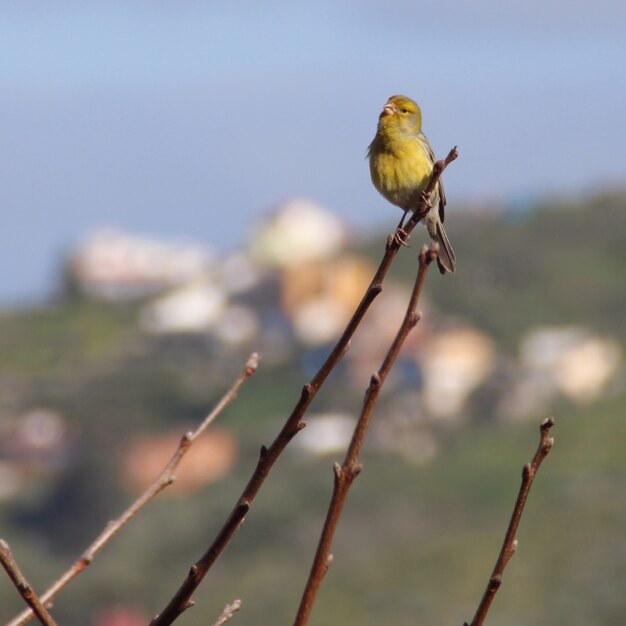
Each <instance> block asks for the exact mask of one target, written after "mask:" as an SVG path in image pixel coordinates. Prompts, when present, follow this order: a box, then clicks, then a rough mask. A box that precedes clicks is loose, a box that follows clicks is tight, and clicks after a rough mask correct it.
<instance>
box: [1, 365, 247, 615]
mask: <svg viewBox="0 0 626 626" xmlns="http://www.w3.org/2000/svg"><path fill="white" fill-rule="evenodd" d="M258 364H259V355H258V354H256V353H253V354H251V355H250V356H249V357H248V360H247V361H246V365H245V368H244V370H243V371H242V372H241V374H240V375H239V376H238V377H237V379H236V380H235V382H234V383H233V384H232V385H231V387H230V389H229V390H228V391H227V392H226V393H225V394H224V395H223V396H222V398H221V400H220V401H219V402H218V403H217V405H216V406H215V407H214V409H213V410H212V411H211V412H210V413H209V414H208V415H207V416H206V417H205V418H204V420H203V421H202V423H201V424H200V425H199V426H198V427H197V428H196V430H194V431H193V432H188V433H185V434H184V435H183V436H182V437H181V440H180V443H179V444H178V447H177V448H176V451H175V452H174V454H173V455H172V457H171V459H170V460H169V462H168V463H167V465H166V466H165V467H164V468H163V471H162V472H161V473H160V474H159V476H158V477H157V478H156V480H155V481H154V482H153V483H152V484H151V485H150V486H149V487H148V488H147V489H146V490H145V491H144V492H143V493H142V494H141V495H140V496H139V497H138V498H137V500H135V501H134V502H133V503H132V504H131V505H130V506H129V507H128V508H127V509H126V510H125V511H124V512H123V513H122V515H120V517H118V518H117V519H116V520H114V521H112V522H109V523H108V524H107V526H106V527H105V528H104V530H103V531H102V532H101V533H100V534H99V535H98V537H96V539H95V540H94V541H93V542H92V543H91V544H90V545H89V546H88V547H87V549H86V550H85V551H84V552H83V554H82V555H81V557H80V558H79V559H78V560H77V561H76V562H75V563H74V564H73V565H72V566H71V567H70V568H69V569H68V570H67V571H65V572H64V573H63V574H62V575H61V576H60V577H59V578H58V579H57V580H56V581H55V582H54V583H53V584H52V585H51V586H50V587H49V588H48V589H47V590H46V591H45V592H44V593H43V594H42V596H41V600H42V602H45V603H47V602H49V601H50V600H52V598H54V597H55V596H56V595H57V593H58V592H59V591H60V590H61V589H63V587H65V585H67V584H68V583H69V582H70V581H71V580H73V579H74V578H75V577H76V576H78V574H80V573H81V572H82V571H84V570H85V569H86V568H87V566H88V565H89V564H90V563H91V562H92V561H93V559H94V558H95V557H96V555H97V554H98V553H99V552H100V550H102V548H104V546H105V545H106V544H107V543H109V541H111V539H112V538H113V537H114V536H115V535H116V534H117V533H118V532H119V531H120V530H121V529H122V528H123V527H124V526H125V525H126V524H127V523H128V522H129V521H130V520H131V519H132V518H133V517H135V515H137V513H139V511H141V509H143V508H144V507H145V506H146V504H148V502H150V500H152V499H153V498H154V497H155V496H156V495H157V494H158V493H160V492H161V491H162V490H163V489H165V488H166V487H168V486H169V485H171V484H172V483H173V482H174V480H175V476H174V471H175V470H176V468H177V467H178V464H179V463H180V462H181V460H182V458H183V457H184V456H185V454H186V453H187V451H188V450H189V448H190V447H191V445H192V444H193V442H194V441H195V440H196V439H197V438H198V437H199V436H200V435H201V434H202V433H203V432H204V431H205V430H206V429H207V428H208V426H209V425H210V424H211V423H212V422H213V421H214V420H215V418H216V417H217V416H218V415H219V414H220V413H221V412H222V411H223V410H224V409H225V408H226V406H227V405H228V404H230V403H231V402H232V401H233V400H234V399H235V398H236V397H237V392H238V391H239V388H240V387H241V385H242V384H243V383H244V382H245V381H246V380H247V379H248V378H249V377H250V376H251V375H252V374H253V373H254V372H255V371H256V369H257V367H258ZM32 617H33V613H32V611H29V610H26V611H24V612H22V613H20V614H19V615H18V616H17V617H15V618H14V619H13V621H11V622H9V623H8V624H7V626H21V625H22V624H25V623H26V622H28V621H29V620H30V619H31V618H32Z"/></svg>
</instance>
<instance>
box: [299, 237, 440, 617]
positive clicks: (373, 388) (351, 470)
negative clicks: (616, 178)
mask: <svg viewBox="0 0 626 626" xmlns="http://www.w3.org/2000/svg"><path fill="white" fill-rule="evenodd" d="M436 258H437V252H436V249H435V248H434V247H433V248H431V249H430V250H429V249H428V248H427V247H426V246H424V247H423V248H422V252H421V254H420V257H419V269H418V272H417V277H416V279H415V284H414V285H413V291H412V292H411V298H410V299H409V305H408V307H407V310H406V314H405V316H404V319H403V321H402V324H401V325H400V328H399V329H398V333H397V334H396V337H395V339H394V340H393V343H392V344H391V346H390V348H389V351H388V352H387V355H386V356H385V358H384V360H383V363H382V365H381V367H380V369H379V370H378V371H377V372H376V373H375V374H374V375H373V376H372V379H371V381H370V385H369V387H368V389H367V391H366V392H365V399H364V401H363V409H362V410H361V415H360V417H359V419H358V421H357V424H356V426H355V429H354V433H353V434H352V440H351V441H350V445H349V446H348V451H347V452H346V457H345V459H344V462H343V465H341V466H339V465H338V464H337V463H335V482H334V488H333V495H332V498H331V501H330V505H329V507H328V513H327V514H326V521H325V523H324V528H323V530H322V534H321V537H320V540H319V543H318V546H317V551H316V554H315V558H314V560H313V565H312V567H311V572H310V574H309V579H308V581H307V584H306V587H305V589H304V593H303V594H302V599H301V601H300V607H299V608H298V613H297V615H296V620H295V622H294V625H295V626H304V625H305V624H306V623H307V622H308V619H309V616H310V615H311V610H312V608H313V603H314V602H315V598H316V596H317V592H318V590H319V587H320V585H321V583H322V579H323V578H324V575H325V574H326V571H327V569H328V566H329V564H330V561H331V560H332V556H331V555H330V549H331V544H332V540H333V536H334V534H335V529H336V528H337V524H338V522H339V518H340V516H341V511H342V509H343V505H344V503H345V501H346V497H347V495H348V490H349V489H350V486H351V485H352V482H353V481H354V479H355V478H356V477H357V476H358V474H359V473H360V472H361V469H362V466H361V464H360V463H359V452H360V450H361V446H362V445H363V439H364V437H365V433H366V431H367V428H368V426H369V422H370V417H371V414H372V411H373V409H374V406H375V405H376V402H377V400H378V395H379V394H380V390H381V388H382V386H383V383H384V382H385V379H386V378H387V374H389V371H390V370H391V367H392V365H393V364H394V362H395V360H396V357H397V356H398V353H399V352H400V349H401V347H402V344H403V343H404V341H405V339H406V338H407V336H408V334H409V333H410V332H411V330H412V329H413V327H414V326H415V325H416V324H417V322H418V321H419V314H418V313H417V303H418V300H419V296H420V293H421V291H422V286H423V284H424V279H425V277H426V272H427V271H428V268H429V266H430V263H431V262H432V261H433V260H435V259H436Z"/></svg>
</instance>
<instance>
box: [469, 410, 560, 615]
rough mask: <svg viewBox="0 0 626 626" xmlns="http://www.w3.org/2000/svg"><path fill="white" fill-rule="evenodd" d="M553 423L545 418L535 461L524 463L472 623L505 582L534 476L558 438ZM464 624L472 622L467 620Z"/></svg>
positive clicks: (485, 613) (551, 419) (482, 612)
mask: <svg viewBox="0 0 626 626" xmlns="http://www.w3.org/2000/svg"><path fill="white" fill-rule="evenodd" d="M552 426H554V418H553V417H549V418H547V419H545V420H543V422H541V427H540V432H541V437H540V439H539V446H538V447H537V451H536V452H535V456H534V457H533V459H532V461H531V462H530V463H526V465H524V469H523V471H522V484H521V486H520V489H519V493H518V494H517V500H516V502H515V507H514V508H513V514H512V515H511V521H510V522H509V527H508V528H507V531H506V534H505V536H504V542H503V543H502V548H501V549H500V554H499V555H498V560H497V561H496V565H495V567H494V568H493V572H491V576H490V577H489V582H488V583H487V587H486V589H485V593H484V594H483V597H482V599H481V601H480V604H479V605H478V609H477V610H476V614H475V615H474V619H473V620H472V621H471V622H470V624H469V626H482V624H483V622H484V621H485V617H486V616H487V613H488V612H489V607H490V606H491V603H492V602H493V599H494V597H495V595H496V593H497V591H498V589H499V588H500V585H501V584H502V575H503V573H504V568H505V567H506V565H507V563H508V562H509V561H510V560H511V557H512V556H513V554H515V550H516V549H517V539H515V535H516V534H517V528H518V526H519V523H520V520H521V518H522V513H523V512H524V506H525V505H526V500H527V499H528V494H529V492H530V488H531V486H532V484H533V480H534V479H535V475H536V474H537V471H538V470H539V466H540V465H541V463H542V461H543V460H544V459H545V458H546V456H548V453H549V452H550V450H551V449H552V446H553V445H554V439H553V438H552V437H550V436H549V435H550V429H551V428H552ZM464 626H468V624H467V622H466V623H465V624H464Z"/></svg>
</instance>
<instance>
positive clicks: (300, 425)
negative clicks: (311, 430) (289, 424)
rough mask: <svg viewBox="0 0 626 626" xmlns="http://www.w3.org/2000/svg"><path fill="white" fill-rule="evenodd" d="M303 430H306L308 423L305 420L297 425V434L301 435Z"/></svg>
mask: <svg viewBox="0 0 626 626" xmlns="http://www.w3.org/2000/svg"><path fill="white" fill-rule="evenodd" d="M303 428H306V422H305V421H304V420H300V421H299V422H298V423H297V424H296V432H297V433H299V432H300V431H301V430H302V429H303Z"/></svg>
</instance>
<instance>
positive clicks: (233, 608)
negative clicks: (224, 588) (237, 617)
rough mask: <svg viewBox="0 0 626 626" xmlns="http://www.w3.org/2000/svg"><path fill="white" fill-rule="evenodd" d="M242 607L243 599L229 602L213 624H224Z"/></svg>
mask: <svg viewBox="0 0 626 626" xmlns="http://www.w3.org/2000/svg"><path fill="white" fill-rule="evenodd" d="M240 608H241V600H235V601H233V603H232V604H227V605H226V606H225V607H224V610H223V611H222V612H221V613H220V616H219V617H218V618H217V621H216V622H215V623H214V624H213V626H222V624H225V623H226V622H228V621H229V620H230V619H232V617H233V615H234V614H235V613H236V612H237V611H238V610H239V609H240Z"/></svg>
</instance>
